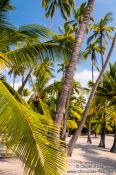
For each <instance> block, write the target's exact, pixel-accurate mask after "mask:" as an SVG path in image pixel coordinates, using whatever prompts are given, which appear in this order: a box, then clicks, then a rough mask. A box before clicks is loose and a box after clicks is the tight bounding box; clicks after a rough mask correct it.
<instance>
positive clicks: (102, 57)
mask: <svg viewBox="0 0 116 175" xmlns="http://www.w3.org/2000/svg"><path fill="white" fill-rule="evenodd" d="M100 47H101V63H102V67H103V64H104V54H103V51H102V48H103V33H102V31H101V37H100Z"/></svg>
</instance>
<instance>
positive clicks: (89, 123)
mask: <svg viewBox="0 0 116 175" xmlns="http://www.w3.org/2000/svg"><path fill="white" fill-rule="evenodd" d="M87 143H90V144H92V139H91V117H90V118H89V122H88V135H87Z"/></svg>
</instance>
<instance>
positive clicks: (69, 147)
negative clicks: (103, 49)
mask: <svg viewBox="0 0 116 175" xmlns="http://www.w3.org/2000/svg"><path fill="white" fill-rule="evenodd" d="M115 42H116V34H115V36H114V39H113V41H112V45H111V48H110V51H109V53H108V56H107V58H106V60H105V63H104V65H103V67H102V70H101V72H100V74H99V76H98V78H97V80H96V83H95V85H94V86H93V88H92V91H91V94H90V96H89V99H88V102H87V104H86V107H85V111H84V114H83V117H82V120H81V122H80V124H79V127H78V129H77V130H76V131H75V133H74V135H73V136H72V138H71V140H70V142H69V144H68V156H71V155H72V151H73V148H74V146H75V144H76V141H77V139H78V137H79V136H80V134H81V131H82V128H83V125H84V124H85V121H86V118H87V115H88V112H89V108H90V105H91V102H92V99H93V97H94V95H95V92H96V90H97V87H98V85H99V83H100V81H101V78H102V76H103V74H104V71H105V69H106V66H107V64H108V62H109V60H110V57H111V54H112V52H113V49H114V46H115Z"/></svg>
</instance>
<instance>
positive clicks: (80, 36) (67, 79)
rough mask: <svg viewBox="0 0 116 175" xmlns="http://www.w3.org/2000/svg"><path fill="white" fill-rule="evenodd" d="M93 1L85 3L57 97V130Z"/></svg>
mask: <svg viewBox="0 0 116 175" xmlns="http://www.w3.org/2000/svg"><path fill="white" fill-rule="evenodd" d="M94 1H95V0H89V1H88V5H87V9H86V12H85V15H84V19H83V22H82V23H81V24H80V28H79V31H78V34H77V35H76V43H75V46H74V49H73V51H72V56H71V59H70V63H69V66H68V69H67V73H66V75H65V78H64V82H63V85H62V89H61V92H60V97H59V102H58V106H57V110H56V117H55V125H56V128H58V129H59V130H60V125H61V122H62V119H63V114H64V109H65V106H66V100H67V97H68V92H69V89H70V87H71V84H72V81H73V76H74V71H75V68H76V63H77V58H78V56H79V53H80V49H81V45H82V42H83V39H84V35H85V33H86V29H87V25H88V22H89V19H90V15H91V12H92V9H93V5H94Z"/></svg>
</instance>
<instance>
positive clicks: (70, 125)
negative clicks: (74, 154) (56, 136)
mask: <svg viewBox="0 0 116 175" xmlns="http://www.w3.org/2000/svg"><path fill="white" fill-rule="evenodd" d="M76 128H77V123H76V122H75V121H73V120H67V129H76Z"/></svg>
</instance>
